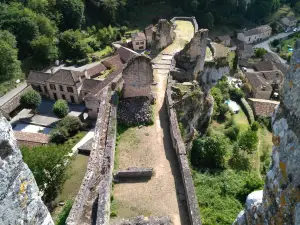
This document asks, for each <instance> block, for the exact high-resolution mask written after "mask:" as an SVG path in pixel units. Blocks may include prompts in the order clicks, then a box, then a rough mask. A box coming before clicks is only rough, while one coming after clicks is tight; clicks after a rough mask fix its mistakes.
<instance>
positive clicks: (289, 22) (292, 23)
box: [280, 16, 298, 30]
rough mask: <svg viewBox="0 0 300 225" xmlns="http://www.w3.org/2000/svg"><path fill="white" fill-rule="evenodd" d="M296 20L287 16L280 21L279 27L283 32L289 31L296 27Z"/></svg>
mask: <svg viewBox="0 0 300 225" xmlns="http://www.w3.org/2000/svg"><path fill="white" fill-rule="evenodd" d="M297 22H298V20H297V18H296V17H295V16H287V17H284V18H282V19H281V20H280V25H281V26H282V28H283V29H284V30H291V29H293V28H294V27H296V26H297Z"/></svg>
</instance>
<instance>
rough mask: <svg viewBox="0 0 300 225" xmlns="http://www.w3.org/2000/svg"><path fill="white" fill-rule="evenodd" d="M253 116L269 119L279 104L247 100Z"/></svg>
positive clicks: (269, 101) (261, 100)
mask: <svg viewBox="0 0 300 225" xmlns="http://www.w3.org/2000/svg"><path fill="white" fill-rule="evenodd" d="M248 101H249V104H250V106H251V107H252V110H253V112H254V115H255V116H258V117H259V116H262V117H271V116H272V114H273V113H274V110H275V108H276V107H277V106H278V105H279V103H280V102H278V101H272V100H265V99H256V98H249V99H248Z"/></svg>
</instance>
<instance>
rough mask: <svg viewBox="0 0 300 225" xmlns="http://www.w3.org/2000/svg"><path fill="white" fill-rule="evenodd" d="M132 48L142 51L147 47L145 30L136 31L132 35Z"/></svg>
mask: <svg viewBox="0 0 300 225" xmlns="http://www.w3.org/2000/svg"><path fill="white" fill-rule="evenodd" d="M131 41H132V48H133V50H136V51H142V50H145V49H146V46H147V39H146V36H145V34H144V33H143V32H136V33H133V34H132V35H131Z"/></svg>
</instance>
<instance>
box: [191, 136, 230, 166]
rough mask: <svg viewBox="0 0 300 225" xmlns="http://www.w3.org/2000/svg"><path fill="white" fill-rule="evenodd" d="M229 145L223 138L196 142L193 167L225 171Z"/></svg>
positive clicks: (193, 148) (206, 138) (194, 144)
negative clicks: (225, 157)
mask: <svg viewBox="0 0 300 225" xmlns="http://www.w3.org/2000/svg"><path fill="white" fill-rule="evenodd" d="M226 146H227V143H226V141H225V139H224V138H221V137H215V136H212V137H205V138H199V139H196V140H194V142H193V147H192V151H191V162H192V165H193V166H194V167H196V168H198V169H206V168H209V169H224V167H225V159H224V156H225V155H226Z"/></svg>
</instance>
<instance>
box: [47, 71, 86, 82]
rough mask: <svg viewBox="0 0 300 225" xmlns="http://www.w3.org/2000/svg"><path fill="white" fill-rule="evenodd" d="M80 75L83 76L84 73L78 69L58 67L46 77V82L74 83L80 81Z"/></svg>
mask: <svg viewBox="0 0 300 225" xmlns="http://www.w3.org/2000/svg"><path fill="white" fill-rule="evenodd" d="M82 76H84V73H83V72H80V71H74V70H65V69H60V70H58V71H57V72H55V73H54V74H53V76H52V77H50V79H48V82H53V83H59V84H65V85H74V84H77V83H78V82H80V80H79V77H82Z"/></svg>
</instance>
